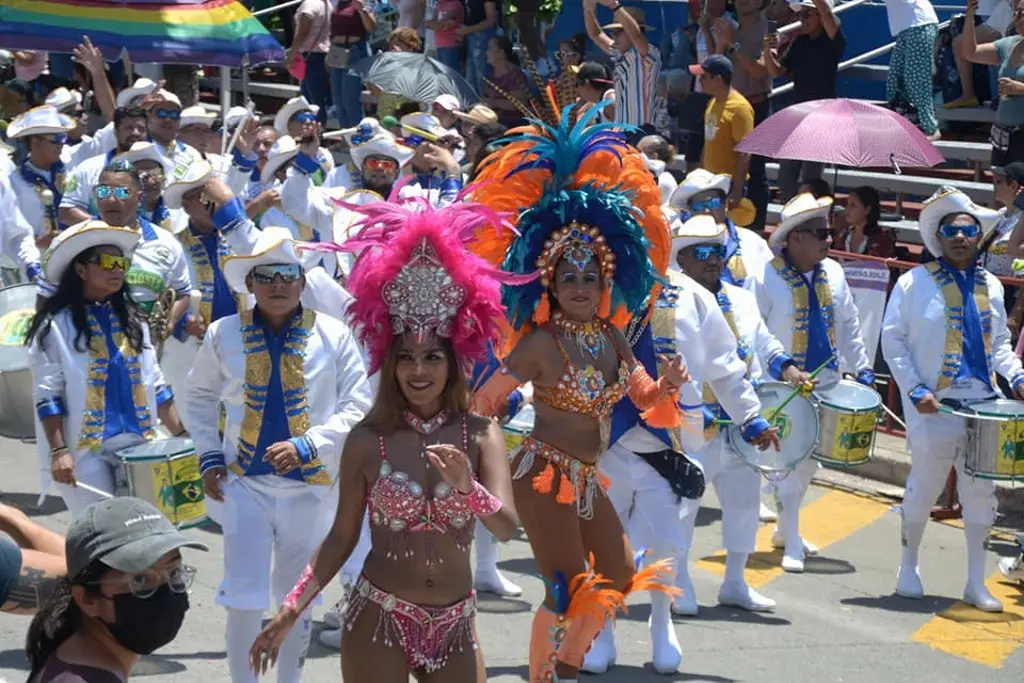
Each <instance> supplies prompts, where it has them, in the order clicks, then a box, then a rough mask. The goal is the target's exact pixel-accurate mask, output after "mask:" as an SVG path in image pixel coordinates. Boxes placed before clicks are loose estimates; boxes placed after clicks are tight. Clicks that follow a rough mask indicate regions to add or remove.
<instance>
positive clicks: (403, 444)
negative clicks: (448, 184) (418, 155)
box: [251, 201, 517, 683]
mask: <svg viewBox="0 0 1024 683" xmlns="http://www.w3.org/2000/svg"><path fill="white" fill-rule="evenodd" d="M352 208H353V210H356V211H359V212H361V213H362V214H363V216H364V218H363V219H362V221H361V224H362V225H364V226H369V227H364V228H363V229H362V230H361V231H360V233H359V234H357V235H356V236H355V237H354V238H353V239H351V240H349V242H346V243H345V245H343V246H342V247H340V248H341V249H343V250H345V251H353V252H358V253H359V257H358V259H357V260H356V263H355V266H354V267H353V269H352V273H351V275H350V277H349V280H348V289H349V291H350V292H351V294H352V295H353V297H354V298H355V301H354V302H353V303H352V305H351V308H350V309H349V314H350V318H351V319H352V320H353V321H354V322H355V325H356V327H357V330H358V334H359V338H360V341H361V343H362V344H363V345H365V346H366V348H367V349H368V350H369V353H370V365H371V367H370V372H371V373H373V372H376V371H378V370H379V372H380V389H379V391H378V393H377V397H376V401H375V402H374V405H373V407H372V408H371V410H370V412H369V413H368V414H367V415H366V418H365V419H364V420H363V421H362V422H361V423H360V424H359V425H358V426H357V427H356V428H355V429H354V430H353V431H352V433H351V434H350V435H349V437H348V440H347V442H346V444H345V450H344V454H343V456H342V466H341V474H340V476H339V485H340V486H341V494H340V497H339V498H340V503H339V505H338V511H337V515H336V517H335V520H334V526H333V528H332V529H331V532H330V534H329V535H328V536H327V538H326V539H325V540H324V542H323V544H322V545H321V546H320V549H319V550H318V551H317V554H316V555H315V556H314V558H313V560H312V561H311V562H310V564H309V566H308V567H307V568H306V571H305V572H304V573H303V576H302V579H300V581H299V583H298V585H296V587H295V589H294V590H293V591H292V593H291V594H289V596H288V598H287V599H286V600H285V602H284V605H283V606H282V608H281V610H280V612H279V613H278V614H277V616H276V617H275V618H274V619H273V620H272V621H271V622H270V623H269V624H268V625H267V627H266V628H265V629H264V630H263V632H262V633H261V634H260V636H259V637H258V638H257V640H256V642H255V643H254V644H253V647H252V652H251V657H252V665H253V667H254V669H256V670H257V672H259V673H261V672H263V671H265V670H266V667H267V666H268V665H269V664H272V663H273V661H274V659H275V658H276V656H277V649H278V647H280V644H281V643H282V642H283V641H284V638H285V635H286V634H287V633H288V630H289V629H290V628H291V627H292V626H293V625H294V623H295V621H296V617H297V615H298V614H300V613H301V612H302V610H303V609H304V608H305V607H306V606H307V605H308V604H309V603H310V601H311V600H312V599H313V598H314V597H315V596H316V594H317V593H318V592H319V591H320V589H321V587H322V586H325V585H327V583H328V581H330V579H331V577H333V576H334V575H335V574H336V573H337V572H338V570H339V568H340V567H341V566H342V564H343V563H344V562H345V560H346V559H347V558H348V556H349V554H350V553H351V552H352V549H353V548H354V547H355V545H356V541H357V539H358V538H359V531H360V525H361V523H362V519H363V514H364V511H365V510H366V509H367V508H369V512H370V520H371V534H372V541H373V549H372V550H371V551H370V555H369V556H368V557H367V559H366V564H365V565H364V567H363V575H362V576H361V577H360V579H359V582H358V584H357V585H356V586H355V587H354V588H353V590H352V592H351V594H350V598H349V607H348V610H347V612H346V615H345V626H344V628H345V629H346V630H345V632H344V635H343V638H342V645H341V670H342V678H343V679H344V680H346V681H348V680H352V681H370V680H372V681H375V682H379V683H391V682H394V683H405V681H407V680H408V677H409V675H410V674H412V675H413V676H415V677H417V678H423V677H424V676H425V675H426V676H429V680H430V681H432V682H437V683H445V682H447V681H451V682H452V683H456V682H458V683H462V682H465V681H477V682H479V683H483V682H484V681H485V680H486V671H485V669H484V665H483V657H482V654H481V653H480V651H479V649H478V647H477V644H476V632H475V614H476V596H475V593H474V591H473V589H472V585H473V577H472V572H471V570H470V562H469V546H470V542H471V540H472V538H473V529H474V524H475V518H479V519H480V521H481V522H483V524H484V525H485V526H486V527H487V528H488V529H489V530H490V531H491V532H492V533H493V534H494V535H495V536H496V537H497V538H498V539H500V540H508V539H509V538H510V537H511V536H512V535H513V534H514V533H515V531H516V527H517V519H516V514H515V510H514V508H513V505H512V483H511V477H510V474H509V468H508V463H507V461H506V459H505V444H504V439H503V437H502V433H501V429H500V428H499V427H498V425H497V424H496V423H494V422H492V421H491V420H489V419H485V418H481V417H477V416H473V415H470V413H469V406H470V392H469V388H468V385H467V382H466V373H467V371H468V370H469V368H470V367H471V366H472V365H473V363H475V362H476V361H479V360H482V359H483V358H485V357H486V355H487V352H488V347H489V345H491V344H492V343H493V342H494V341H495V340H496V338H497V336H498V321H499V320H501V319H503V313H502V307H501V296H500V284H499V282H500V281H501V280H502V279H507V276H503V275H502V274H501V273H500V272H499V271H496V270H495V269H494V268H493V267H491V266H490V265H488V264H487V263H486V262H485V261H483V260H482V259H480V258H479V257H477V256H475V255H473V254H471V253H470V252H469V251H468V250H467V249H466V247H465V242H466V240H468V239H469V238H470V236H471V235H472V234H473V233H474V231H476V230H478V229H480V228H481V226H482V224H484V223H491V224H493V225H494V227H495V229H500V220H499V217H498V216H497V215H496V214H494V213H493V212H490V211H489V210H488V209H486V208H484V207H482V206H480V205H476V204H471V203H456V204H454V205H452V206H450V207H447V208H444V209H438V210H434V209H431V208H430V207H429V206H427V204H426V202H423V201H420V202H417V203H415V204H410V203H406V204H393V203H384V202H379V203H374V204H370V205H368V206H363V207H352ZM328 248H330V247H328Z"/></svg>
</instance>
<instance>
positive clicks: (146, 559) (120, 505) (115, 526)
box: [64, 497, 209, 578]
mask: <svg viewBox="0 0 1024 683" xmlns="http://www.w3.org/2000/svg"><path fill="white" fill-rule="evenodd" d="M178 548H195V549H196V550H209V548H207V547H206V546H205V545H204V544H202V543H199V542H198V541H193V540H191V539H190V538H188V537H187V536H185V535H184V534H182V533H181V532H180V531H178V530H177V529H175V528H174V525H173V524H171V522H170V520H168V519H167V518H166V517H164V515H163V513H161V512H160V510H158V509H157V508H156V507H155V506H154V505H153V504H152V503H150V502H148V501H145V500H142V499H141V498H127V497H126V498H111V499H109V500H101V501H99V502H96V503H93V504H92V505H90V506H89V507H87V508H86V509H85V510H83V511H82V514H81V515H80V516H79V517H78V518H77V519H75V520H74V521H72V522H71V526H70V527H69V528H68V534H67V537H66V538H65V539H64V552H65V553H66V555H67V565H68V576H70V577H71V578H74V577H75V576H77V575H78V573H79V572H81V571H82V570H83V569H85V568H86V567H88V566H89V565H90V564H92V563H93V562H95V561H96V560H100V561H101V562H103V564H105V565H107V566H108V567H110V568H111V569H116V570H118V571H122V572H141V571H143V570H145V569H147V568H149V567H151V566H153V565H154V564H156V563H157V562H159V561H160V558H161V557H163V556H164V555H166V554H167V553H169V552H171V551H172V550H177V549H178Z"/></svg>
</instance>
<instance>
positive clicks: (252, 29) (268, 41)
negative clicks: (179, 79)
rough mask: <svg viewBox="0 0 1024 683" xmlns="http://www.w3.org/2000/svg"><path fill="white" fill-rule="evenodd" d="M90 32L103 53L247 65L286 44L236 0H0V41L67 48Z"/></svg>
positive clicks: (14, 46) (276, 55)
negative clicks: (127, 0)
mask: <svg viewBox="0 0 1024 683" xmlns="http://www.w3.org/2000/svg"><path fill="white" fill-rule="evenodd" d="M83 35H86V36H89V39H90V40H91V41H92V43H93V45H95V46H96V47H98V48H99V49H100V50H101V51H102V52H103V56H104V57H105V58H107V59H108V60H111V61H113V60H115V59H117V58H118V57H119V56H120V54H121V51H122V50H127V52H128V56H129V57H130V58H131V60H132V61H133V62H137V63H144V62H159V63H163V64H208V65H211V66H240V65H242V64H243V63H245V64H248V65H250V66H255V65H257V64H264V63H266V62H275V61H284V49H283V48H282V47H281V45H280V43H278V42H277V41H276V40H275V39H274V37H273V36H271V35H270V33H268V32H267V30H266V28H264V26H263V24H261V23H260V22H259V21H258V20H257V19H256V18H255V17H253V16H252V14H250V13H249V10H248V9H246V8H245V6H243V5H242V3H240V2H237V0H159V1H157V0H133V1H132V2H123V1H121V0H0V47H2V48H4V49H7V50H49V51H52V52H71V51H72V50H73V49H74V48H75V47H76V46H77V45H78V44H79V43H81V42H82V36H83Z"/></svg>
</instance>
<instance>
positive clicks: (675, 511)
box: [599, 444, 689, 562]
mask: <svg viewBox="0 0 1024 683" xmlns="http://www.w3.org/2000/svg"><path fill="white" fill-rule="evenodd" d="M599 468H600V470H601V472H602V473H604V475H605V476H607V477H608V478H609V479H610V480H611V485H610V487H609V489H608V497H609V498H610V499H611V501H612V505H613V506H614V507H615V512H616V513H617V514H618V515H619V519H620V520H621V521H622V528H623V529H625V530H626V534H627V535H628V536H629V540H630V543H632V545H633V548H634V549H639V548H646V549H647V550H648V551H649V554H648V556H647V559H648V561H650V562H654V561H656V560H662V559H666V558H675V557H676V556H678V554H679V553H680V552H681V551H682V550H683V549H684V548H685V547H686V546H685V545H683V534H682V529H681V526H680V524H679V520H680V519H682V513H683V505H685V504H686V503H687V502H689V501H683V502H682V503H680V502H679V501H678V500H677V499H676V494H675V493H673V492H672V488H671V487H670V486H669V485H668V482H667V481H665V479H664V477H662V476H661V475H660V474H658V472H657V471H656V470H655V469H654V468H653V467H651V466H650V465H648V464H647V463H646V462H644V461H643V459H642V458H640V456H638V455H637V454H636V453H633V451H630V450H629V449H627V448H625V447H623V446H620V445H619V444H615V445H614V446H612V447H611V448H609V449H608V451H607V452H606V453H605V454H604V455H602V456H601V459H600V461H599Z"/></svg>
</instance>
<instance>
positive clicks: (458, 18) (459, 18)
mask: <svg viewBox="0 0 1024 683" xmlns="http://www.w3.org/2000/svg"><path fill="white" fill-rule="evenodd" d="M434 16H435V17H436V18H431V19H427V21H426V26H427V28H428V29H431V30H432V31H433V33H434V47H435V48H436V49H437V59H438V61H440V62H441V63H442V64H444V65H445V66H447V67H448V68H450V69H453V70H454V71H456V72H457V73H462V40H461V39H460V38H459V36H458V35H456V30H457V29H458V28H459V27H460V26H462V24H463V22H464V21H465V20H466V9H465V8H464V7H463V6H462V0H438V2H437V4H436V5H435V6H434Z"/></svg>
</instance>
